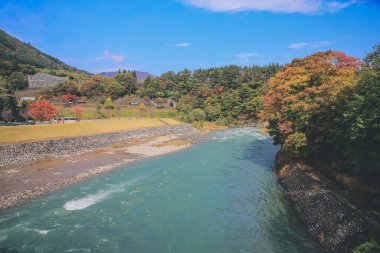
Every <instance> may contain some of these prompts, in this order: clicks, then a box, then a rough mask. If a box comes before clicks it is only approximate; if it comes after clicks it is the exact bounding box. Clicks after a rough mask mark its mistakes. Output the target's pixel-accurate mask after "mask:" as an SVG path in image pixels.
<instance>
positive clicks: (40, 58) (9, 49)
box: [0, 29, 82, 72]
mask: <svg viewBox="0 0 380 253" xmlns="http://www.w3.org/2000/svg"><path fill="white" fill-rule="evenodd" d="M6 61H11V62H15V63H19V64H27V65H31V66H34V67H37V68H46V69H53V70H66V71H70V72H82V71H80V70H78V69H76V68H74V67H71V66H69V65H67V64H65V63H64V62H62V61H60V60H59V59H57V58H54V57H51V56H50V55H47V54H45V53H43V52H41V51H40V50H38V49H36V48H34V47H33V46H31V45H30V44H29V43H24V42H22V41H20V40H18V39H16V38H14V37H12V36H10V35H9V34H7V33H6V32H4V31H3V30H1V29H0V63H1V62H6Z"/></svg>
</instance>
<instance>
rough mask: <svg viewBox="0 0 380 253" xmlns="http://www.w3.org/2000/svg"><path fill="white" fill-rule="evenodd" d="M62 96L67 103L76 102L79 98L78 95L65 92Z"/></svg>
mask: <svg viewBox="0 0 380 253" xmlns="http://www.w3.org/2000/svg"><path fill="white" fill-rule="evenodd" d="M62 98H63V100H64V101H65V103H66V104H68V103H75V102H76V101H77V99H78V96H77V95H74V94H65V95H63V96H62Z"/></svg>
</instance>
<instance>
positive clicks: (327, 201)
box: [279, 162, 372, 253]
mask: <svg viewBox="0 0 380 253" xmlns="http://www.w3.org/2000/svg"><path fill="white" fill-rule="evenodd" d="M305 168H306V169H305ZM279 182H280V184H281V186H282V187H283V190H284V193H285V195H286V196H287V197H288V199H289V200H290V202H291V204H292V205H293V206H294V208H295V209H296V211H297V212H298V214H299V216H300V217H301V219H302V221H303V222H304V224H305V225H306V228H307V230H308V231H309V232H310V233H311V234H312V235H313V236H314V237H315V239H316V240H317V241H318V242H319V244H320V246H321V248H322V250H323V251H324V252H334V253H335V252H337V253H338V252H351V249H352V248H353V247H355V246H357V245H358V244H360V243H362V242H363V241H365V240H367V239H368V236H369V234H370V232H371V231H372V225H371V224H370V222H369V220H368V219H367V218H366V217H365V216H364V214H363V213H362V212H360V211H359V210H357V209H356V208H355V207H354V206H352V205H350V203H348V202H347V201H346V200H345V199H344V198H343V197H341V196H339V195H338V194H337V193H335V192H334V191H332V190H330V189H329V187H328V186H327V185H326V183H327V179H325V178H324V177H323V176H321V175H320V174H318V173H317V172H315V171H313V170H312V168H310V167H308V166H307V165H304V164H303V165H302V164H301V165H300V164H299V163H286V162H285V163H284V162H283V163H281V164H280V166H279Z"/></svg>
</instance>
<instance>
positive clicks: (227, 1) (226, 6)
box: [182, 0, 364, 13]
mask: <svg viewBox="0 0 380 253" xmlns="http://www.w3.org/2000/svg"><path fill="white" fill-rule="evenodd" d="M182 1H183V2H184V3H186V4H189V5H192V6H195V7H199V8H203V9H207V10H209V11H214V12H239V11H269V12H278V13H280V12H281V13H318V12H326V11H329V12H334V11H338V10H340V9H343V8H346V7H348V6H350V5H353V4H356V3H360V2H363V1H364V0H349V1H331V0H182Z"/></svg>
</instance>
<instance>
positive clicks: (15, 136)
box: [0, 118, 181, 144]
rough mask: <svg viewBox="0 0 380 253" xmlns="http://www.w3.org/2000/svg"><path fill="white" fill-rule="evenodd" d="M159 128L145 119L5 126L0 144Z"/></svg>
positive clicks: (157, 122)
mask: <svg viewBox="0 0 380 253" xmlns="http://www.w3.org/2000/svg"><path fill="white" fill-rule="evenodd" d="M165 122H166V123H167V124H169V125H178V124H181V123H180V122H178V121H176V120H174V119H165ZM159 126H165V124H164V123H163V122H162V121H160V119H147V118H144V119H130V120H128V119H122V120H102V121H91V122H77V123H65V124H53V125H33V126H7V127H0V144H8V143H19V142H28V141H35V140H47V139H57V138H63V137H74V136H82V135H91V134H99V133H110V132H117V131H122V130H133V129H141V128H149V127H159Z"/></svg>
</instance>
